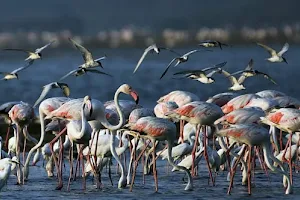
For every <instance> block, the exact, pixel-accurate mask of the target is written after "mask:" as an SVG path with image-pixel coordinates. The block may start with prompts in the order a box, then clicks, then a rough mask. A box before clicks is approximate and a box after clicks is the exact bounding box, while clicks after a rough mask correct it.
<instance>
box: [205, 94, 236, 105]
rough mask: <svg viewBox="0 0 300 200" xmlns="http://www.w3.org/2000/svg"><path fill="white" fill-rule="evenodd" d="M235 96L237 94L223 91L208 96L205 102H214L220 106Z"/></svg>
mask: <svg viewBox="0 0 300 200" xmlns="http://www.w3.org/2000/svg"><path fill="white" fill-rule="evenodd" d="M237 96H238V95H237V94H236V93H232V92H225V93H220V94H217V95H215V96H213V97H210V98H208V100H207V101H206V102H207V103H214V104H217V105H218V106H220V107H222V106H224V105H225V104H226V103H228V101H230V100H231V99H233V98H235V97H237Z"/></svg>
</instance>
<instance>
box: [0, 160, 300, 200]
mask: <svg viewBox="0 0 300 200" xmlns="http://www.w3.org/2000/svg"><path fill="white" fill-rule="evenodd" d="M65 163H66V168H65V170H64V171H63V174H64V187H63V189H62V190H61V191H57V190H55V187H56V183H57V182H56V179H55V178H48V177H47V175H46V172H45V170H44V168H43V167H41V166H40V165H42V164H41V163H38V165H39V166H38V167H31V168H30V175H29V181H28V182H27V183H26V184H25V185H23V186H18V185H15V183H16V178H15V177H14V176H12V175H11V177H10V179H9V181H8V183H7V186H6V188H5V189H4V190H3V191H2V192H1V193H0V197H1V198H5V199H32V198H33V199H36V198H39V199H57V198H64V199H82V198H84V199H93V198H101V197H102V198H105V199H120V198H126V199H140V198H147V199H150V198H152V199H153V198H154V199H183V198H187V199H212V198H213V199H241V198H251V199H257V198H260V199H261V198H265V199H272V198H274V199H282V198H285V199H299V197H300V190H299V189H300V181H299V180H300V179H299V178H300V177H299V173H294V193H293V194H291V195H285V194H284V188H283V186H282V184H281V183H282V177H281V176H279V175H278V174H275V173H272V172H270V171H269V176H270V182H269V181H268V177H267V176H266V174H264V172H263V171H262V170H260V168H257V169H256V171H255V176H254V181H253V188H252V195H248V191H247V186H242V185H241V173H240V172H237V174H236V176H235V182H234V188H233V189H232V193H231V195H227V188H228V184H229V182H228V181H226V176H227V173H226V172H222V171H220V172H219V173H218V175H217V178H216V185H215V186H212V185H211V184H210V185H208V178H209V176H208V172H207V169H206V164H205V161H204V160H202V161H201V163H200V165H199V166H200V172H199V175H198V176H197V177H196V178H195V179H194V190H193V191H185V190H184V187H185V182H184V181H183V180H182V179H183V177H184V173H182V172H170V170H171V167H169V171H168V173H167V170H166V163H167V162H166V161H158V164H157V167H158V184H159V189H158V192H157V193H155V188H154V180H153V177H152V176H150V175H147V176H146V177H145V184H143V177H142V173H141V165H139V171H138V173H137V176H136V181H135V185H134V187H133V191H132V192H130V191H129V186H127V187H126V188H125V189H118V188H117V184H118V180H119V178H118V175H117V174H116V165H115V164H114V165H113V167H112V180H113V184H114V185H113V186H111V184H110V181H109V179H108V173H107V171H106V169H104V170H103V174H102V184H103V187H102V189H100V190H98V189H96V186H95V185H94V184H93V179H92V177H88V178H87V189H86V191H83V190H82V180H81V178H78V179H77V180H76V181H75V182H72V184H71V191H70V192H67V189H66V186H67V181H68V174H69V171H68V166H69V165H68V161H66V162H65ZM252 180H253V179H252Z"/></svg>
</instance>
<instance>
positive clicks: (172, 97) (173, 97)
mask: <svg viewBox="0 0 300 200" xmlns="http://www.w3.org/2000/svg"><path fill="white" fill-rule="evenodd" d="M199 100H200V99H199V97H198V96H197V95H195V94H193V93H191V92H187V91H181V90H175V91H172V92H170V93H169V94H166V95H164V96H162V97H160V98H159V99H158V100H157V103H162V102H168V101H174V102H175V103H176V104H177V105H178V107H181V106H183V105H185V104H187V103H190V102H193V101H199Z"/></svg>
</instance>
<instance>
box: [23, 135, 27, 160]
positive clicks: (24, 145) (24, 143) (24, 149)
mask: <svg viewBox="0 0 300 200" xmlns="http://www.w3.org/2000/svg"><path fill="white" fill-rule="evenodd" d="M26 142H27V140H26V137H24V141H23V165H24V164H25V153H26Z"/></svg>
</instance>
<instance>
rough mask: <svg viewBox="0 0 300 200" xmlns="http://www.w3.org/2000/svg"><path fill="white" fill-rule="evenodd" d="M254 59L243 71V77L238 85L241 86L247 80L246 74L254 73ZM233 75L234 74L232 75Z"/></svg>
mask: <svg viewBox="0 0 300 200" xmlns="http://www.w3.org/2000/svg"><path fill="white" fill-rule="evenodd" d="M252 66H253V59H251V60H250V61H249V63H248V65H247V67H246V68H245V70H244V71H243V73H242V75H241V76H240V77H239V79H238V83H239V84H241V83H243V82H244V81H245V79H246V78H247V75H246V73H249V72H251V71H253V68H252ZM231 75H232V74H231Z"/></svg>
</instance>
